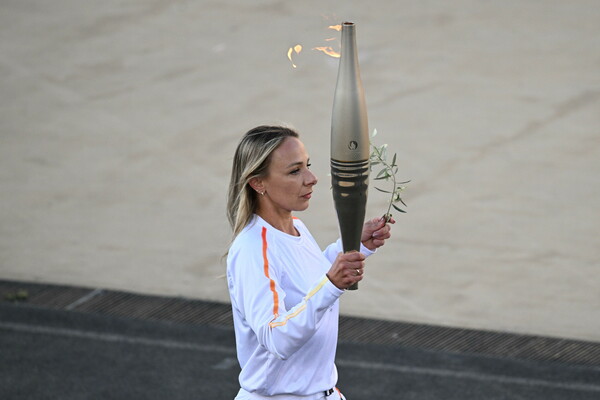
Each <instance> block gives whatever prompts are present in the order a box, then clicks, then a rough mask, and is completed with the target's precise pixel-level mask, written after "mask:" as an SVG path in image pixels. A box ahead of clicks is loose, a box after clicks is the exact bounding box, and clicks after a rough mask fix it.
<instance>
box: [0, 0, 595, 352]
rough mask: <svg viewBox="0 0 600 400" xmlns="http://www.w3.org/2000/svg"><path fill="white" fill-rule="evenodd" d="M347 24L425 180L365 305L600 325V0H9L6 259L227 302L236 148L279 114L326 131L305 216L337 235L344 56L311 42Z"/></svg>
mask: <svg viewBox="0 0 600 400" xmlns="http://www.w3.org/2000/svg"><path fill="white" fill-rule="evenodd" d="M343 20H351V21H354V22H355V23H356V24H357V35H358V45H359V51H360V62H361V69H362V76H363V83H364V86H365V90H366V95H367V103H368V107H369V120H370V127H371V128H376V129H377V130H378V132H379V135H378V136H377V137H376V143H378V144H382V143H388V144H389V147H390V149H391V150H392V151H396V152H397V153H398V160H399V164H400V168H401V171H400V177H401V178H406V179H412V183H411V184H410V185H409V189H408V190H407V192H406V195H405V199H406V201H407V202H408V205H409V213H408V214H407V215H396V217H397V220H398V223H397V224H396V226H395V227H394V235H395V236H394V240H393V241H392V242H391V243H389V244H388V245H387V246H386V247H385V248H383V249H381V250H380V251H379V254H377V255H376V256H374V257H373V258H371V259H370V260H369V264H368V275H367V277H366V279H365V281H364V283H363V284H362V286H361V289H360V291H358V292H355V293H348V294H346V295H344V296H343V300H342V308H343V312H344V313H346V314H352V315H361V316H369V317H375V318H386V319H392V320H403V321H416V322H426V323H433V324H441V325H450V326H463V327H475V328H482V329H494V330H507V331H512V332H525V333H534V334H544V335H551V336H561V337H570V338H582V339H591V340H596V341H598V340H600V312H599V311H598V310H599V305H600V277H599V272H600V271H599V268H600V250H599V247H600V246H599V244H600V240H599V238H600V209H599V208H600V206H599V204H600V177H599V176H600V3H599V2H598V1H594V0H590V1H585V0H574V1H568V2H567V1H558V0H556V1H552V0H549V1H544V2H540V1H534V0H526V1H522V0H519V1H513V0H507V1H502V2H500V1H497V2H490V1H485V2H484V1H474V0H473V1H466V0H461V1H453V2H448V1H442V0H432V1H420V2H416V1H392V0H382V1H369V2H366V1H324V0H320V1H301V0H298V1H267V0H262V1H241V0H238V1H233V0H226V1H167V0H160V1H159V0H147V1H116V0H110V1H102V2H82V1H79V0H59V1H52V2H48V1H42V0H35V1H33V0H29V1H24V0H13V1H2V3H1V4H0V93H1V94H2V95H1V99H0V188H1V191H0V279H21V280H28V281H36V282H53V283H64V284H75V285H83V286H90V287H103V288H114V289H123V290H131V291H136V292H143V293H153V294H164V295H181V296H187V297H192V298H201V299H210V300H219V301H227V300H228V295H227V291H226V286H225V282H224V280H223V279H219V278H218V277H219V276H220V275H222V274H223V273H224V268H225V267H224V264H223V262H222V261H221V258H220V257H221V255H222V254H223V253H224V252H225V251H226V249H227V244H228V241H229V239H230V232H229V228H228V226H227V223H226V219H225V210H224V199H225V191H226V187H227V183H228V178H229V168H230V163H231V158H232V154H233V151H234V148H235V145H236V143H237V140H238V139H239V137H240V136H241V134H242V133H243V132H245V131H246V130H247V129H249V128H251V127H253V126H255V125H258V124H262V123H279V122H286V123H290V124H292V125H294V126H295V127H296V128H297V129H298V130H299V131H300V132H301V133H302V135H303V136H302V137H303V140H304V142H305V144H306V146H307V148H308V150H309V152H310V153H311V158H312V161H313V170H314V171H316V173H317V174H318V175H319V176H320V179H321V180H320V183H319V185H318V186H317V190H316V192H315V195H314V197H313V200H312V204H311V207H310V208H309V210H308V211H307V212H305V213H303V214H302V215H300V217H301V218H302V219H303V220H304V221H305V222H306V223H307V225H308V226H309V227H310V228H311V231H312V232H313V234H314V235H315V237H316V238H317V240H318V241H319V242H320V243H321V244H322V245H326V244H327V243H328V242H329V241H332V240H334V239H335V238H336V237H337V225H336V224H337V222H336V220H335V217H334V213H333V206H332V201H331V194H330V190H329V183H328V179H329V178H328V176H327V174H328V162H329V128H330V127H329V124H330V116H331V105H332V99H333V90H334V86H335V79H336V75H337V61H336V60H335V59H333V58H329V57H327V56H325V55H323V54H321V53H318V52H316V51H311V50H310V49H311V48H312V47H315V46H321V45H324V44H327V43H329V42H325V39H326V38H329V37H334V36H336V37H337V35H338V34H337V33H335V32H333V31H331V30H328V29H327V26H328V25H330V24H334V23H339V22H341V21H343ZM298 43H300V44H302V45H303V46H304V50H303V51H302V52H301V53H300V54H297V55H295V57H294V62H295V63H296V64H297V65H298V68H296V69H294V68H292V66H291V63H290V61H289V60H288V59H287V57H286V53H287V49H288V48H289V47H290V46H293V45H295V44H298ZM384 202H385V199H384V198H383V197H382V196H381V195H380V194H379V193H378V192H372V193H371V197H370V203H369V215H373V216H374V215H378V214H382V213H383V212H384V209H385V206H384Z"/></svg>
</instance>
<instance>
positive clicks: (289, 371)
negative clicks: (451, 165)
mask: <svg viewBox="0 0 600 400" xmlns="http://www.w3.org/2000/svg"><path fill="white" fill-rule="evenodd" d="M309 167H310V161H309V157H308V155H307V153H306V150H305V149H304V145H303V144H302V142H301V141H300V140H299V138H298V134H297V133H296V132H295V131H293V130H292V129H289V128H286V127H279V126H259V127H257V128H254V129H252V130H250V131H248V132H247V133H246V134H245V135H244V137H243V138H242V140H241V141H240V143H239V145H238V147H237V150H236V153H235V156H234V160H233V169H232V173H231V182H230V185H229V193H228V201H227V213H228V218H229V222H230V224H231V226H232V228H233V236H234V240H233V243H232V244H231V247H230V249H229V252H228V256H227V281H228V286H229V293H230V296H231V303H232V308H233V317H234V326H235V336H236V345H237V353H238V360H239V362H240V366H241V368H242V371H241V373H240V377H239V380H240V385H241V390H240V392H239V393H238V395H237V397H236V399H279V400H288V399H289V400H292V399H306V400H309V399H310V400H312V399H327V400H335V399H343V398H344V397H343V396H342V395H341V393H340V392H339V391H338V390H337V389H336V388H335V384H336V382H337V370H336V367H335V365H334V358H335V351H336V345H337V335H338V298H339V297H340V296H341V295H342V294H343V293H344V289H346V288H348V287H349V286H350V285H352V284H354V283H355V282H358V281H360V280H362V279H363V273H364V260H365V257H366V256H368V255H370V254H372V253H373V252H374V251H375V249H377V248H378V247H380V246H382V245H383V244H384V242H385V240H386V239H387V238H389V237H390V227H389V225H387V224H386V223H385V221H384V220H383V219H373V220H371V221H368V222H367V223H366V224H365V226H364V229H363V235H362V238H361V239H362V243H363V246H362V247H361V252H352V253H346V254H341V253H340V252H341V248H342V247H341V243H340V240H338V241H337V242H336V243H334V244H332V245H330V246H329V247H327V249H326V250H325V251H324V252H321V250H320V249H319V247H318V245H317V243H316V242H315V240H314V239H313V237H312V236H311V234H310V233H309V231H308V229H307V228H306V226H305V225H304V224H303V223H302V222H301V221H300V220H299V219H297V218H295V217H293V216H292V213H293V212H297V211H304V210H305V209H306V208H308V203H309V201H310V198H311V196H312V192H313V188H314V186H315V185H316V183H317V177H316V176H315V175H314V174H313V173H312V172H311V171H310V169H309ZM391 222H392V223H393V221H391Z"/></svg>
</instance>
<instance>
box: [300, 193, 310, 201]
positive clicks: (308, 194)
mask: <svg viewBox="0 0 600 400" xmlns="http://www.w3.org/2000/svg"><path fill="white" fill-rule="evenodd" d="M301 197H304V198H305V199H307V200H308V199H310V198H311V197H312V192H310V193H306V194H305V195H303V196H301Z"/></svg>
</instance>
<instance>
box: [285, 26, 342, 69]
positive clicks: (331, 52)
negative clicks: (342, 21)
mask: <svg viewBox="0 0 600 400" xmlns="http://www.w3.org/2000/svg"><path fill="white" fill-rule="evenodd" d="M327 28H328V29H332V30H334V31H338V32H340V31H341V30H342V25H330V26H328V27H327ZM334 40H336V38H329V39H325V41H326V42H331V41H334ZM312 50H317V51H322V52H323V53H325V54H327V55H328V56H330V57H335V58H340V53H339V52H337V51H335V50H334V49H333V47H331V46H320V47H313V48H312ZM301 51H302V45H300V44H297V45H295V46H293V47H290V48H289V49H288V52H287V58H288V59H289V60H290V62H291V63H292V67H294V68H298V66H297V65H296V64H294V60H292V56H293V55H294V52H295V53H296V54H300V52H301Z"/></svg>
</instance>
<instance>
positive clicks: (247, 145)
mask: <svg viewBox="0 0 600 400" xmlns="http://www.w3.org/2000/svg"><path fill="white" fill-rule="evenodd" d="M287 137H295V138H297V137H299V135H298V133H297V132H296V131H294V130H293V129H291V128H287V127H284V126H267V125H262V126H258V127H256V128H254V129H251V130H249V131H248V132H246V133H245V134H244V136H243V137H242V140H240V143H239V144H238V146H237V149H236V150H235V155H234V157H233V167H232V169H231V180H230V181H229V190H228V193H227V218H228V219H229V224H230V225H231V228H232V230H233V237H234V238H235V237H236V236H237V235H238V234H239V233H240V232H241V231H242V229H244V227H245V226H246V225H248V223H249V222H250V220H251V219H252V216H253V214H254V213H255V212H256V207H257V205H258V198H257V196H258V194H257V193H256V191H255V190H254V189H252V187H250V184H249V183H250V180H252V179H253V178H257V177H265V176H267V170H268V168H269V164H270V161H271V154H272V153H273V151H275V149H277V147H279V145H281V143H282V142H283V141H284V140H285V139H286V138H287Z"/></svg>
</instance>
